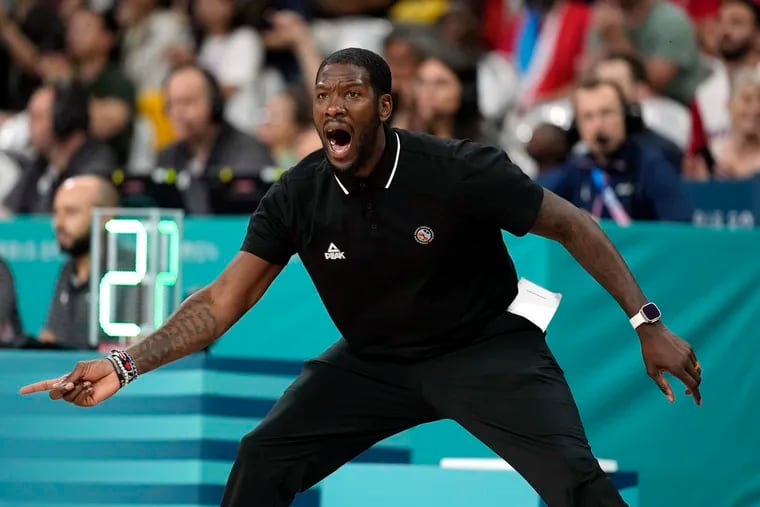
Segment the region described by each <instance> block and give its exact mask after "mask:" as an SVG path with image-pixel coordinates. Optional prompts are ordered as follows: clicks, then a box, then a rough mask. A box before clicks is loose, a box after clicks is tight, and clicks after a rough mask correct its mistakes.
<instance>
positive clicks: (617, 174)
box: [540, 80, 693, 223]
mask: <svg viewBox="0 0 760 507" xmlns="http://www.w3.org/2000/svg"><path fill="white" fill-rule="evenodd" d="M573 105H574V108H575V129H576V130H577V133H578V137H579V138H580V140H581V141H583V143H584V145H585V147H586V148H587V149H588V152H587V153H584V154H582V155H580V156H577V157H573V158H571V159H570V160H569V161H568V162H567V163H566V164H564V165H563V166H561V167H559V168H557V169H554V170H552V171H550V172H549V173H546V174H544V175H542V176H541V179H540V183H541V184H543V185H545V186H546V187H547V188H549V189H550V190H552V191H553V192H556V193H557V194H559V195H560V196H561V197H564V198H565V199H567V200H568V201H570V202H572V203H573V204H575V205H576V206H578V207H581V208H583V209H585V210H587V211H590V212H591V213H592V215H594V216H596V217H598V218H614V219H615V220H616V221H618V222H619V223H627V222H628V221H630V220H664V221H690V220H691V215H692V212H693V210H692V205H691V203H690V202H689V201H688V200H687V199H686V197H685V194H684V192H683V190H682V188H681V182H680V178H679V176H678V171H677V168H676V167H674V166H673V165H671V164H670V163H669V162H668V160H667V159H666V158H665V156H664V155H663V154H662V152H661V151H660V150H659V149H658V148H657V146H656V145H650V144H649V143H648V141H647V139H646V138H645V137H644V138H641V137H637V136H636V135H634V133H633V132H632V131H631V130H632V129H633V127H634V125H633V123H634V121H636V119H635V118H632V117H631V112H630V111H627V110H626V107H627V106H626V102H625V99H624V97H623V92H622V91H621V90H620V88H618V87H617V86H616V85H615V84H614V83H611V82H606V81H600V80H590V81H586V82H584V83H582V84H581V85H580V86H579V87H578V89H577V90H576V92H575V95H574V97H573Z"/></svg>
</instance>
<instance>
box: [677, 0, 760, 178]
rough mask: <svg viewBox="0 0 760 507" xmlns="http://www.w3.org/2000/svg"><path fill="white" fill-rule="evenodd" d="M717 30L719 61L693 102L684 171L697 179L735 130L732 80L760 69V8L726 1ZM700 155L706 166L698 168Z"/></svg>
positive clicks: (749, 0)
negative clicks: (742, 72)
mask: <svg viewBox="0 0 760 507" xmlns="http://www.w3.org/2000/svg"><path fill="white" fill-rule="evenodd" d="M717 28H718V31H717V34H716V37H717V58H715V59H714V60H713V61H712V73H711V74H710V77H709V78H708V79H707V80H705V81H704V82H703V83H702V84H700V85H699V87H698V88H697V91H696V93H695V95H694V100H693V101H692V103H691V120H692V121H691V140H690V143H689V149H688V152H689V155H690V157H689V158H687V160H686V164H685V166H684V171H685V173H686V174H687V175H688V176H689V177H691V178H697V179H702V178H705V177H707V175H705V174H703V170H704V168H705V167H713V166H714V163H713V161H711V160H710V159H711V157H712V156H714V155H716V154H717V152H718V151H719V148H718V144H720V143H721V141H722V139H723V138H724V137H726V136H727V135H728V134H729V132H730V131H731V117H730V113H729V110H728V102H729V96H730V94H731V84H730V81H731V79H732V78H733V76H734V75H735V74H736V73H737V72H738V71H739V70H741V69H743V68H745V67H751V68H760V54H758V52H757V51H755V44H756V41H758V40H760V6H758V4H756V3H755V2H754V1H753V0H724V1H723V4H722V5H721V7H720V11H719V15H718V26H717ZM696 156H699V157H701V158H702V159H703V161H704V162H705V164H704V165H703V164H699V165H695V162H696V160H697V159H696V158H695V157H696Z"/></svg>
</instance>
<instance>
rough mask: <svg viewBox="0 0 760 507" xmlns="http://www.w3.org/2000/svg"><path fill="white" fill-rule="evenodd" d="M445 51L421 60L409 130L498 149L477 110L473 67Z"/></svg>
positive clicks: (463, 59)
mask: <svg viewBox="0 0 760 507" xmlns="http://www.w3.org/2000/svg"><path fill="white" fill-rule="evenodd" d="M466 56H467V55H464V54H461V53H456V52H452V51H447V52H446V54H445V55H444V54H443V51H440V52H439V54H431V55H428V56H427V57H425V59H424V60H423V61H422V62H421V63H420V65H419V67H418V68H417V76H416V79H415V83H414V108H415V109H414V116H413V118H412V122H411V128H412V130H417V131H421V132H427V133H429V134H432V135H434V136H436V137H447V138H455V139H472V140H473V141H477V142H482V143H487V144H492V145H498V137H497V135H496V133H495V132H492V131H490V130H489V128H488V125H486V124H485V122H484V121H483V116H482V115H481V114H480V110H479V109H478V83H477V75H478V72H477V64H476V62H472V61H470V60H469V59H467V57H466Z"/></svg>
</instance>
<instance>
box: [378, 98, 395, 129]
mask: <svg viewBox="0 0 760 507" xmlns="http://www.w3.org/2000/svg"><path fill="white" fill-rule="evenodd" d="M392 112H393V99H392V98H391V95H390V94H389V93H386V94H383V95H381V96H380V99H379V100H378V113H379V115H380V121H383V122H385V121H387V120H388V118H390V117H391V113H392Z"/></svg>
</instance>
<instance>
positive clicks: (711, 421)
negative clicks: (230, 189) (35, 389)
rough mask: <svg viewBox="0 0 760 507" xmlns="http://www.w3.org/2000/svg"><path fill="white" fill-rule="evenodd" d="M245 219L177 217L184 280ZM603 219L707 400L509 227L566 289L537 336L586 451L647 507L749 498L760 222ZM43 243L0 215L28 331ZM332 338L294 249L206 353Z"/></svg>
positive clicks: (30, 225) (754, 493)
mask: <svg viewBox="0 0 760 507" xmlns="http://www.w3.org/2000/svg"><path fill="white" fill-rule="evenodd" d="M245 225H246V221H245V220H244V219H227V220H212V221H209V220H187V223H186V227H185V243H184V247H183V253H184V255H183V269H184V272H183V277H184V282H185V288H186V289H192V288H193V287H198V286H200V285H202V284H204V283H207V282H209V281H210V280H211V279H213V277H214V276H215V274H216V273H217V272H218V271H219V270H220V269H221V268H222V267H223V266H224V264H225V263H226V262H227V261H228V260H229V259H230V258H231V257H232V256H233V255H234V254H235V251H236V250H237V248H238V246H239V244H240V241H241V240H242V237H243V234H244V233H245ZM607 231H608V233H609V234H610V236H611V237H612V239H613V241H614V242H615V243H616V244H617V245H618V247H619V248H620V250H621V251H622V253H623V255H624V256H625V257H626V259H627V260H628V261H629V263H630V264H631V266H632V269H633V271H634V273H635V274H636V276H637V277H638V278H639V280H640V282H641V284H642V286H643V288H644V290H645V292H646V293H647V294H648V295H649V296H650V297H651V298H652V299H653V300H655V301H657V303H658V304H659V305H660V307H661V308H662V310H663V312H664V315H665V319H666V322H667V323H668V324H669V326H670V327H671V329H672V330H673V331H675V332H676V333H678V334H680V335H682V336H684V337H685V338H687V339H688V340H689V341H690V342H691V343H692V344H693V345H694V347H695V349H696V351H697V353H698V355H699V357H700V360H701V362H702V365H703V368H704V384H703V395H704V398H705V404H704V406H702V407H696V406H694V404H693V402H691V400H689V399H687V398H686V397H685V396H684V395H683V394H682V393H683V390H682V389H680V388H678V389H676V393H677V402H676V403H675V404H674V405H671V404H669V403H668V402H667V401H666V400H665V398H664V397H663V396H662V395H661V394H660V392H659V390H658V389H657V388H656V386H655V385H654V384H653V383H652V382H651V381H650V380H649V379H648V378H647V376H646V374H645V372H644V367H643V364H642V362H641V358H640V351H639V347H638V343H637V340H636V336H635V334H634V333H633V332H632V331H631V329H630V326H628V323H627V322H626V318H625V316H624V315H623V313H622V312H621V311H620V309H619V308H618V307H617V305H616V303H615V302H614V301H613V300H612V298H611V297H610V296H609V295H607V294H606V292H604V290H602V289H601V288H600V287H599V286H598V285H597V284H596V283H595V282H594V281H593V280H592V279H591V278H590V277H589V276H588V275H586V274H585V273H584V272H583V271H582V269H580V268H579V267H578V266H577V265H576V264H575V262H574V261H573V260H572V258H571V257H570V256H569V255H568V254H566V253H565V252H564V251H563V250H562V249H561V248H560V247H558V246H557V245H555V244H552V243H550V242H547V241H544V240H542V239H540V238H535V237H527V238H521V239H515V238H507V242H508V245H509V247H510V251H511V252H512V254H513V256H514V258H515V260H516V263H517V265H518V270H519V271H520V274H521V275H522V276H525V277H527V278H529V279H531V280H533V281H535V282H537V283H540V284H542V285H544V286H546V287H547V288H549V289H551V290H554V291H558V292H562V293H563V294H564V298H563V302H562V305H561V306H560V309H559V311H558V313H557V316H556V318H555V320H554V322H553V323H552V324H551V326H550V328H549V335H548V340H549V342H550V345H551V347H552V349H553V350H554V352H555V354H556V355H557V357H558V360H559V361H560V364H561V365H562V366H563V367H564V369H565V372H566V374H567V377H568V379H569V381H570V384H571V387H572V389H573V392H574V393H575V395H576V398H577V400H578V404H579V407H580V410H581V413H582V416H583V419H584V421H585V424H586V428H587V431H588V434H589V438H590V441H591V443H592V446H593V448H594V451H595V453H596V454H597V456H599V457H604V458H612V459H617V460H619V461H620V465H621V468H622V469H624V470H636V471H638V472H640V486H641V505H644V506H646V507H660V506H665V505H667V506H681V505H683V506H689V507H698V506H704V507H708V506H709V507H722V506H726V507H745V506H746V507H757V506H760V458H758V454H757V451H758V449H760V432H758V431H757V421H758V420H760V403H759V402H760V391H759V386H760V369H759V368H757V367H755V365H754V361H755V360H756V358H757V357H760V340H758V334H759V333H758V331H757V329H758V326H757V320H758V317H760V290H758V285H759V283H758V282H760V262H758V261H757V257H758V256H757V254H758V252H760V232H753V231H734V232H729V231H712V230H705V229H692V228H688V227H680V226H679V227H675V226H667V225H660V224H653V225H639V226H636V227H633V228H630V229H618V228H614V227H607ZM51 242H52V233H51V231H50V228H49V226H48V223H47V222H46V221H35V220H30V221H24V222H17V223H12V224H0V255H3V256H4V257H6V258H7V259H8V260H9V261H10V264H11V266H12V268H13V270H14V273H15V275H16V277H17V285H18V287H19V292H20V297H21V304H22V313H23V318H24V322H25V324H26V327H27V329H28V330H29V331H31V332H37V331H38V330H39V329H40V326H41V325H42V321H43V318H44V314H45V311H46V306H47V304H48V301H49V298H50V292H51V290H52V284H53V280H54V276H55V274H56V270H57V268H58V266H59V265H60V264H59V262H60V261H59V259H58V257H57V256H56V255H55V250H54V245H51ZM336 337H337V333H336V331H335V329H334V327H333V325H332V323H331V322H330V321H329V319H328V317H327V315H326V314H325V312H324V311H323V309H322V307H321V304H320V303H319V300H318V298H317V295H316V292H315V290H314V288H313V286H312V284H311V282H310V281H309V280H308V278H307V277H306V275H305V273H304V270H303V266H302V265H301V264H300V262H299V261H298V259H294V260H293V262H291V264H290V265H288V267H287V268H286V269H285V270H284V271H283V273H282V275H281V277H280V278H279V279H278V280H277V281H276V282H275V284H274V285H273V286H272V288H271V289H270V291H269V292H268V294H267V295H266V296H265V297H264V299H263V300H262V301H261V303H260V304H259V305H258V306H257V307H256V308H254V309H253V310H252V311H251V312H250V313H249V314H248V315H247V316H246V317H245V318H244V319H242V320H241V322H240V323H238V324H237V325H236V326H235V327H234V328H233V329H231V330H230V332H229V333H228V334H227V335H226V336H225V337H224V338H223V339H222V340H220V341H219V342H218V343H217V344H216V345H215V346H214V348H213V349H212V355H213V356H215V357H219V358H233V357H234V358H242V357H247V358H258V359H280V360H301V359H303V358H305V357H309V356H312V355H315V354H317V353H318V352H320V351H321V350H322V349H324V348H325V347H326V346H327V345H328V344H329V343H331V342H332V341H333V340H334V339H335V338H336ZM146 380H147V379H146ZM135 387H136V386H135ZM255 389H258V388H255ZM8 392H10V391H8ZM2 424H3V419H2V418H0V425H2ZM0 428H2V426H0ZM238 429H240V430H242V427H241V428H238ZM398 438H399V440H398V442H399V445H401V446H408V447H409V448H410V449H411V461H412V462H414V463H418V464H432V463H436V462H437V461H438V460H439V459H440V458H441V457H443V456H491V455H492V454H491V453H490V451H488V450H487V449H486V448H485V447H483V446H482V445H481V444H480V443H479V442H477V441H476V440H475V439H473V438H472V437H471V436H469V435H468V434H467V433H466V432H464V431H463V430H460V429H459V428H458V427H456V426H455V425H453V424H451V423H448V422H440V423H434V424H431V425H426V426H423V427H419V428H415V429H413V430H411V431H409V432H407V433H405V434H404V435H402V436H400V437H398Z"/></svg>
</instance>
